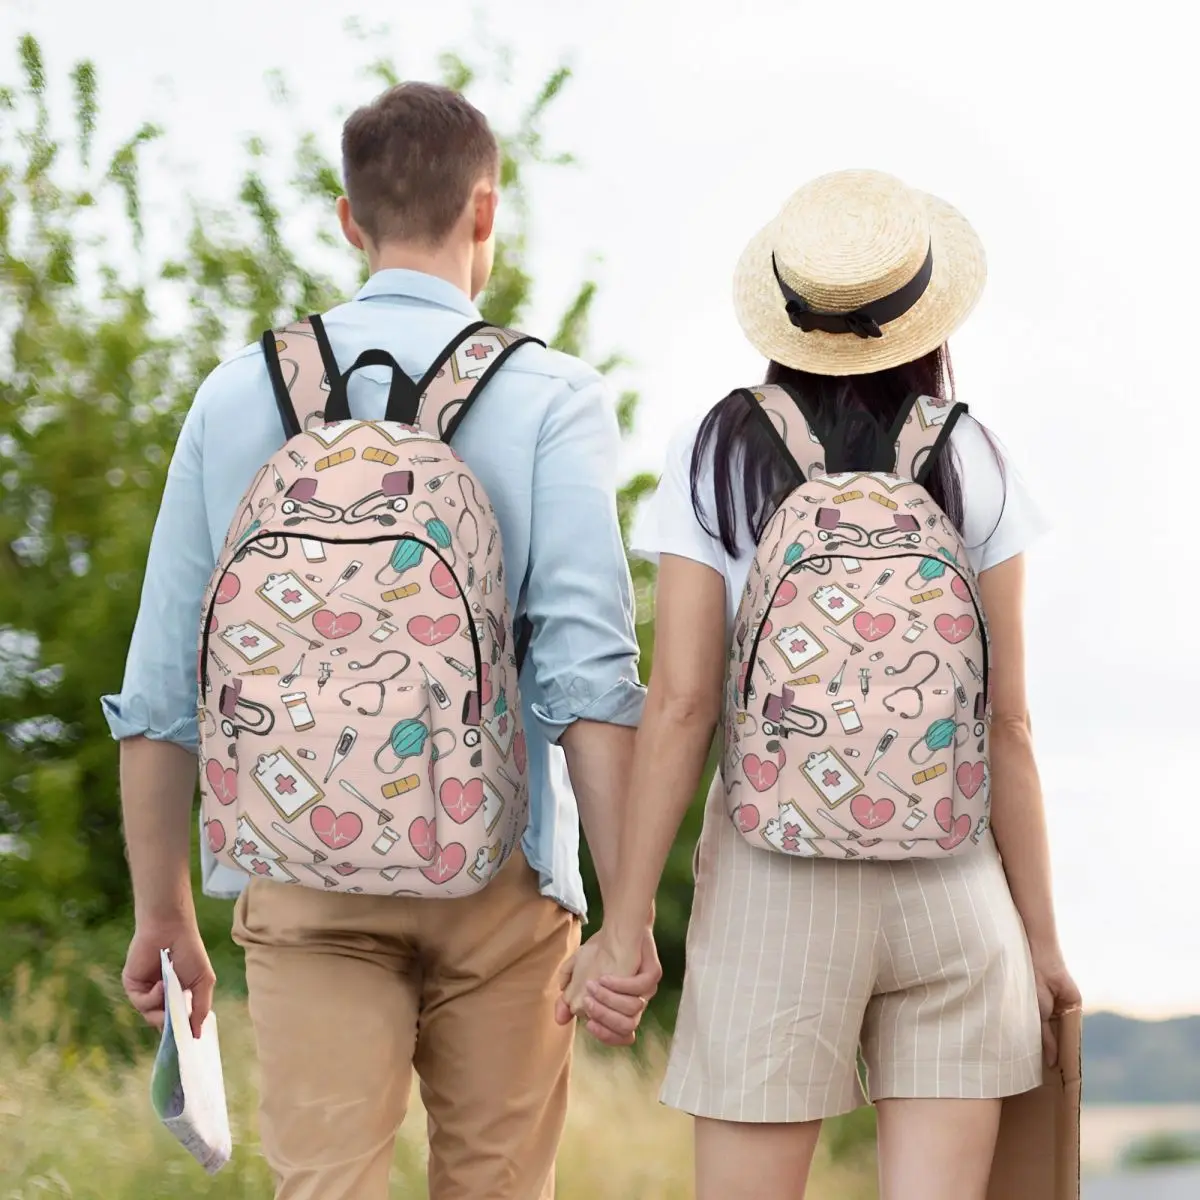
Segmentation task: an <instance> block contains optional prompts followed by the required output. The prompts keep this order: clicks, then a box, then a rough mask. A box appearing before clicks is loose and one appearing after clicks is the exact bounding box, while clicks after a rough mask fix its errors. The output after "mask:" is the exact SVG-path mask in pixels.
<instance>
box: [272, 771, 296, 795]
mask: <svg viewBox="0 0 1200 1200" xmlns="http://www.w3.org/2000/svg"><path fill="white" fill-rule="evenodd" d="M275 790H276V791H277V792H280V793H282V794H283V795H285V796H290V795H292V793H293V792H295V790H296V780H295V779H294V778H293V777H292V776H291V775H276V776H275Z"/></svg>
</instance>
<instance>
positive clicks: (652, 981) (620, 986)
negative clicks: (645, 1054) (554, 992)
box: [554, 928, 662, 1046]
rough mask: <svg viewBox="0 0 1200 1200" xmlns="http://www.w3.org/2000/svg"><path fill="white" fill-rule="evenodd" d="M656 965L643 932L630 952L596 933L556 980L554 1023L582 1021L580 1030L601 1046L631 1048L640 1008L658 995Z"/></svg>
mask: <svg viewBox="0 0 1200 1200" xmlns="http://www.w3.org/2000/svg"><path fill="white" fill-rule="evenodd" d="M660 979H662V964H661V963H660V962H659V961H658V949H657V947H656V946H655V944H654V932H653V930H652V929H650V928H647V929H646V930H645V932H644V934H643V935H642V942H641V945H640V946H638V947H635V948H634V949H633V950H626V949H624V948H622V947H619V946H615V945H610V944H609V939H608V938H607V936H606V935H605V931H604V930H603V929H601V930H600V931H599V932H598V933H597V934H596V935H595V936H594V937H592V938H589V939H588V941H587V942H585V943H584V945H583V946H581V947H580V949H579V951H578V952H577V953H576V954H575V955H574V956H573V957H572V958H571V959H569V960H568V961H567V963H566V965H565V966H564V967H563V969H562V972H561V974H560V976H559V986H560V987H561V988H562V989H563V995H562V996H560V997H559V999H558V1004H557V1006H556V1008H555V1014H554V1016H555V1020H557V1021H558V1023H559V1024H560V1025H565V1024H567V1022H568V1021H570V1020H572V1019H573V1018H574V1017H577V1016H583V1017H585V1018H586V1026H585V1027H586V1029H587V1031H588V1033H590V1034H591V1035H592V1036H593V1037H594V1038H595V1039H596V1040H597V1041H599V1042H603V1043H604V1044H605V1045H606V1046H631V1045H632V1044H633V1042H634V1040H635V1038H636V1035H637V1028H638V1025H639V1024H640V1023H641V1020H642V1014H643V1013H644V1012H645V1011H646V1006H647V1004H649V1002H650V1000H651V999H652V998H653V997H654V993H655V992H657V991H658V983H659V980H660Z"/></svg>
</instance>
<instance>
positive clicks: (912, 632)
mask: <svg viewBox="0 0 1200 1200" xmlns="http://www.w3.org/2000/svg"><path fill="white" fill-rule="evenodd" d="M928 628H929V626H928V625H926V624H925V623H924V622H922V621H914V622H913V623H912V624H911V625H910V626H909V627H908V630H907V631H906V632H905V634H904V640H905V641H906V642H915V641H916V640H917V638H919V637H920V636H921V634H923V633H924V632H925V630H927V629H928Z"/></svg>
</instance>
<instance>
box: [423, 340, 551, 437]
mask: <svg viewBox="0 0 1200 1200" xmlns="http://www.w3.org/2000/svg"><path fill="white" fill-rule="evenodd" d="M526 342H536V343H537V344H538V345H539V346H544V345H545V342H543V341H541V340H540V339H538V338H535V337H530V336H528V335H527V334H524V333H518V332H517V331H516V330H513V329H501V328H499V327H498V326H495V325H489V324H488V323H487V322H486V321H479V322H476V323H475V324H473V325H468V326H467V327H466V329H464V330H463V331H462V332H461V333H460V334H459V335H458V336H457V337H456V338H455V339H454V340H453V341H452V342H451V343H450V344H449V345H448V346H447V347H446V348H445V349H444V350H443V351H442V353H441V354H440V355H438V357H437V358H436V359H435V360H434V363H433V365H432V366H431V367H430V368H429V370H428V371H426V372H425V377H424V378H423V379H422V380H421V382H420V383H419V384H417V390H418V391H419V392H420V395H421V399H420V402H419V404H418V407H417V416H416V421H415V424H416V425H417V427H418V428H420V429H423V430H424V431H425V432H426V433H436V434H437V435H438V437H440V438H441V439H442V440H443V441H447V442H449V441H450V440H451V439H452V438H453V437H454V434H455V433H456V432H457V430H458V427H459V426H460V425H461V424H462V423H463V420H464V419H465V418H466V415H467V413H468V412H470V410H471V406H472V405H473V404H474V403H475V399H476V397H477V396H478V395H479V394H480V392H481V391H482V390H483V389H484V387H485V386H486V385H487V383H488V380H490V379H491V378H492V376H493V375H495V373H496V372H497V371H498V370H499V369H500V368H501V366H503V364H504V362H505V360H506V359H507V358H508V356H509V355H510V354H512V353H513V352H514V351H516V350H517V349H519V348H520V347H521V346H523V345H525V343H526Z"/></svg>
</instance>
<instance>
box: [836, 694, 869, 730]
mask: <svg viewBox="0 0 1200 1200" xmlns="http://www.w3.org/2000/svg"><path fill="white" fill-rule="evenodd" d="M833 711H834V713H835V714H836V715H837V719H838V720H839V721H841V723H842V728H843V729H844V730H845V731H846V732H847V733H862V727H863V725H862V718H861V717H860V716H859V715H858V709H856V708H855V707H854V701H853V700H838V701H836V702H835V703H834V705H833Z"/></svg>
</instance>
